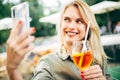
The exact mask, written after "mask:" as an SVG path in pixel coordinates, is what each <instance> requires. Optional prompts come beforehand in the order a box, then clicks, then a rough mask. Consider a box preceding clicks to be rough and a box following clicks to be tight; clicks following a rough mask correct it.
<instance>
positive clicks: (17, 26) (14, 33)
mask: <svg viewBox="0 0 120 80" xmlns="http://www.w3.org/2000/svg"><path fill="white" fill-rule="evenodd" d="M21 27H22V21H18V22H17V23H16V24H15V26H13V28H12V30H11V33H10V34H11V37H12V38H13V37H14V38H15V37H17V36H18V35H19V32H20V29H21Z"/></svg>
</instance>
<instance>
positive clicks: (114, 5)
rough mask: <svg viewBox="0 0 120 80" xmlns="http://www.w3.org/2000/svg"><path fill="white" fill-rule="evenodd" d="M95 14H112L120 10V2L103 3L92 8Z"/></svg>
mask: <svg viewBox="0 0 120 80" xmlns="http://www.w3.org/2000/svg"><path fill="white" fill-rule="evenodd" d="M90 8H91V9H92V11H93V12H94V13H95V14H101V13H106V12H110V11H113V10H116V9H120V1H119V2H115V1H103V2H100V3H97V4H95V5H93V6H91V7H90Z"/></svg>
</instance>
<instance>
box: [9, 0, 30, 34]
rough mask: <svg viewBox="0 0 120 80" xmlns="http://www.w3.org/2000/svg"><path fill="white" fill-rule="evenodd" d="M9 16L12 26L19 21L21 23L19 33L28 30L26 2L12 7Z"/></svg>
mask: <svg viewBox="0 0 120 80" xmlns="http://www.w3.org/2000/svg"><path fill="white" fill-rule="evenodd" d="M11 16H12V20H13V24H15V23H16V22H18V21H19V20H21V21H22V23H23V24H22V27H21V29H20V32H19V33H21V32H24V31H28V30H29V28H30V17H29V4H28V2H23V3H20V4H18V5H16V6H13V7H12V8H11Z"/></svg>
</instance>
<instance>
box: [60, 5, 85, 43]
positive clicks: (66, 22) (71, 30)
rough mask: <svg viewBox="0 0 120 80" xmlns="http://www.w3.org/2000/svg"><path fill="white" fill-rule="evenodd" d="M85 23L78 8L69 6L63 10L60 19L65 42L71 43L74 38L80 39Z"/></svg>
mask: <svg viewBox="0 0 120 80" xmlns="http://www.w3.org/2000/svg"><path fill="white" fill-rule="evenodd" d="M85 31H86V25H85V23H84V21H83V18H82V17H81V15H80V13H79V10H78V9H77V8H76V7H74V6H70V7H68V8H67V9H66V10H65V13H64V14H63V19H62V27H61V32H62V38H63V40H64V42H65V43H67V44H71V43H72V42H73V41H75V40H79V41H81V40H82V39H83V38H84V36H85Z"/></svg>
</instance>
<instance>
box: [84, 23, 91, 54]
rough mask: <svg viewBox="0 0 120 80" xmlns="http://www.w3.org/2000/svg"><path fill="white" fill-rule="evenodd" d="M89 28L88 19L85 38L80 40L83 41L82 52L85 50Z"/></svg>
mask: <svg viewBox="0 0 120 80" xmlns="http://www.w3.org/2000/svg"><path fill="white" fill-rule="evenodd" d="M89 28H90V21H88V25H87V30H86V34H85V39H84V40H83V41H82V42H83V48H82V52H84V51H86V50H87V47H86V41H87V37H88V32H89Z"/></svg>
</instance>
